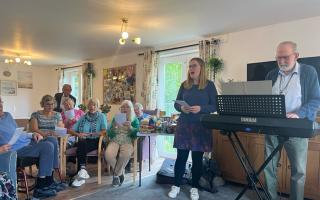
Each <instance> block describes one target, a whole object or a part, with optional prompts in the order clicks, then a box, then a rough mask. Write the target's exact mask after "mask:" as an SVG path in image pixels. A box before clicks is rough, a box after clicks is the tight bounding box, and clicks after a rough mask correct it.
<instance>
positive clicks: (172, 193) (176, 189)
mask: <svg viewBox="0 0 320 200" xmlns="http://www.w3.org/2000/svg"><path fill="white" fill-rule="evenodd" d="M179 192H180V187H177V186H175V185H173V186H171V190H170V192H169V193H168V196H169V197H170V198H173V199H174V198H176V197H177V195H178V194H179Z"/></svg>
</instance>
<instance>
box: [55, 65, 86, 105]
mask: <svg viewBox="0 0 320 200" xmlns="http://www.w3.org/2000/svg"><path fill="white" fill-rule="evenodd" d="M63 84H70V85H71V87H72V92H71V93H72V95H73V96H74V97H75V98H76V99H77V104H76V105H75V107H78V105H79V104H81V102H82V68H81V67H72V68H66V69H63V79H62V84H61V85H60V88H62V86H63Z"/></svg>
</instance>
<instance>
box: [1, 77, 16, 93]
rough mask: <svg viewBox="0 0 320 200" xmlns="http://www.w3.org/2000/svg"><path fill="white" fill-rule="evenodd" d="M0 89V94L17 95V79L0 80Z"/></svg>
mask: <svg viewBox="0 0 320 200" xmlns="http://www.w3.org/2000/svg"><path fill="white" fill-rule="evenodd" d="M0 91H1V96H17V81H14V80H1V81H0Z"/></svg>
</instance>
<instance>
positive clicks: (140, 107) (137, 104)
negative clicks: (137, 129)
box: [134, 103, 143, 111]
mask: <svg viewBox="0 0 320 200" xmlns="http://www.w3.org/2000/svg"><path fill="white" fill-rule="evenodd" d="M134 107H135V108H139V110H140V111H141V110H143V105H142V104H141V103H135V104H134Z"/></svg>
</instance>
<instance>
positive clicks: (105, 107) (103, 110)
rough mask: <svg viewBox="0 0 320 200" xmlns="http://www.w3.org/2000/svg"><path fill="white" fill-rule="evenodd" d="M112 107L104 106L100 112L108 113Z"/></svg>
mask: <svg viewBox="0 0 320 200" xmlns="http://www.w3.org/2000/svg"><path fill="white" fill-rule="evenodd" d="M110 109H111V106H109V105H108V104H102V105H101V106H100V110H101V112H102V113H108V112H110Z"/></svg>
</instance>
